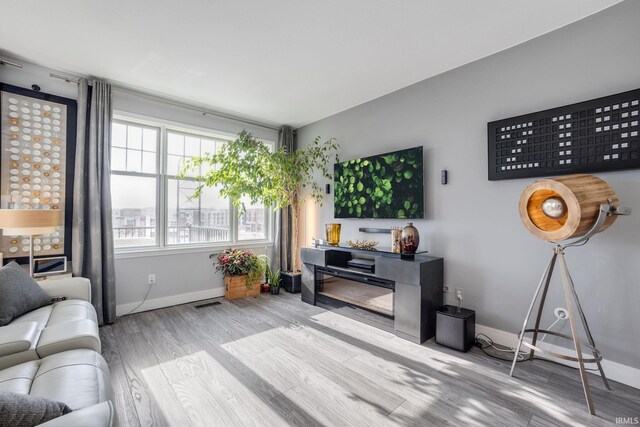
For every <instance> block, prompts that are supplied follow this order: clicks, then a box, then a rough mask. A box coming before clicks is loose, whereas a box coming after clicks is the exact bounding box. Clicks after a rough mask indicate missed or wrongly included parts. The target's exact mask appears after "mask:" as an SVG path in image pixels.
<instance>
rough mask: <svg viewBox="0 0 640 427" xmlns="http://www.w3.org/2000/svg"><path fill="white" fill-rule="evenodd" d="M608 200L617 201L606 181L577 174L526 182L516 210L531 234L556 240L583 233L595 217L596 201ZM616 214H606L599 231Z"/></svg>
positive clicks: (596, 217) (614, 217) (609, 201)
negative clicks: (607, 215)
mask: <svg viewBox="0 0 640 427" xmlns="http://www.w3.org/2000/svg"><path fill="white" fill-rule="evenodd" d="M545 201H547V203H546V204H545ZM558 202H560V203H561V204H562V206H558ZM608 203H611V204H612V205H614V206H619V205H620V201H619V200H618V196H616V193H615V192H614V191H613V189H612V188H611V187H610V186H609V184H607V183H606V182H605V181H603V180H602V179H600V178H598V177H595V176H593V175H587V174H577V175H567V176H562V177H558V178H550V179H545V180H542V181H536V182H534V183H532V184H529V185H528V186H527V188H525V189H524V191H523V192H522V195H521V196H520V204H519V211H520V218H521V219H522V222H523V224H524V226H525V227H526V228H527V230H529V232H531V234H533V235H534V236H536V237H538V238H540V239H542V240H547V241H551V242H558V241H561V240H566V239H570V238H574V237H580V236H584V235H585V234H587V232H589V230H590V229H591V228H592V227H593V225H594V224H595V222H596V220H597V219H598V213H599V211H600V205H601V204H608ZM543 205H544V206H543ZM550 206H552V207H553V214H552V213H551V212H550V210H549V207H550ZM543 207H544V209H543ZM545 210H546V213H545ZM616 217H617V215H610V216H609V217H608V218H607V219H606V221H605V223H604V225H603V226H602V228H601V229H600V230H599V231H604V230H606V229H607V228H609V227H610V226H611V225H612V224H613V223H614V221H615V220H616Z"/></svg>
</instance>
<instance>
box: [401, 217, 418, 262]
mask: <svg viewBox="0 0 640 427" xmlns="http://www.w3.org/2000/svg"><path fill="white" fill-rule="evenodd" d="M419 244H420V233H418V229H417V228H415V227H414V226H413V223H412V222H410V223H408V224H407V225H406V226H405V227H404V228H403V229H402V237H401V240H400V245H401V248H402V253H404V254H415V253H416V251H417V250H418V245H419Z"/></svg>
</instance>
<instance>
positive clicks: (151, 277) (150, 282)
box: [147, 274, 156, 285]
mask: <svg viewBox="0 0 640 427" xmlns="http://www.w3.org/2000/svg"><path fill="white" fill-rule="evenodd" d="M147 284H148V285H155V284H156V275H155V274H150V275H149V279H148V280H147Z"/></svg>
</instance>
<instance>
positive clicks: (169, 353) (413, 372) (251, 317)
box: [100, 293, 640, 427]
mask: <svg viewBox="0 0 640 427" xmlns="http://www.w3.org/2000/svg"><path fill="white" fill-rule="evenodd" d="M100 332H101V336H102V339H103V355H104V356H105V358H106V359H107V361H108V362H109V366H110V367H111V374H112V380H113V387H114V390H115V394H116V402H115V403H116V408H117V410H118V413H119V417H120V420H121V424H122V425H123V426H165V425H171V426H284V425H298V426H319V425H323V426H368V427H370V426H401V425H402V426H404V425H421V426H428V425H445V424H446V425H459V426H501V425H503V426H552V425H615V417H637V416H640V391H639V390H637V389H634V388H631V387H627V386H624V385H622V384H618V383H615V382H613V383H612V387H613V391H611V392H610V391H606V390H605V389H604V386H603V385H602V382H601V381H600V379H599V378H597V377H594V376H591V384H592V390H593V394H594V400H595V405H596V410H597V411H598V416H596V417H593V416H591V415H588V413H587V411H586V407H585V404H584V397H583V394H582V392H581V386H580V383H579V377H578V375H577V372H576V371H574V370H572V369H570V368H565V367H560V366H557V365H554V364H551V363H548V362H544V361H533V362H524V363H520V364H519V365H518V370H517V371H516V373H517V378H510V377H509V376H508V369H509V367H508V363H507V362H502V361H499V360H495V359H491V358H488V357H486V356H485V355H484V354H483V353H482V352H481V351H480V350H479V349H473V350H472V351H470V352H469V353H466V354H465V353H459V352H456V351H455V350H449V349H446V348H444V347H441V346H438V345H437V344H435V343H433V342H427V343H425V344H424V345H422V346H419V345H415V344H411V343H409V342H408V341H405V340H402V339H400V338H397V337H395V336H394V335H393V334H390V333H388V332H384V331H381V330H379V329H376V328H373V327H371V326H368V325H366V324H363V323H360V322H357V321H355V320H352V319H349V318H347V317H344V316H341V315H340V314H337V313H335V312H331V311H326V310H324V309H321V308H318V307H313V306H310V305H308V304H304V303H302V302H301V301H300V295H299V294H298V295H292V294H287V293H284V294H281V295H279V296H271V295H265V294H263V295H261V296H259V297H256V298H248V299H242V300H236V301H235V302H228V301H224V300H223V301H222V304H220V305H214V306H210V307H206V308H202V309H194V308H193V305H190V304H187V305H182V306H178V307H170V308H165V309H161V310H155V311H151V312H146V313H140V314H135V315H131V316H126V317H123V318H121V319H119V320H118V321H117V322H116V323H115V324H114V325H111V326H105V327H102V328H101V329H100Z"/></svg>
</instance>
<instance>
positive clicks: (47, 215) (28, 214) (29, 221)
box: [0, 209, 62, 236]
mask: <svg viewBox="0 0 640 427" xmlns="http://www.w3.org/2000/svg"><path fill="white" fill-rule="evenodd" d="M60 225H62V211H61V210H59V209H0V228H1V229H2V234H3V235H5V236H16V235H34V234H47V233H53V232H54V231H56V227H58V226H60Z"/></svg>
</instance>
